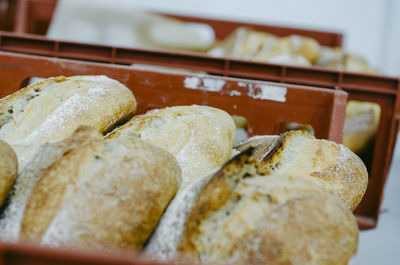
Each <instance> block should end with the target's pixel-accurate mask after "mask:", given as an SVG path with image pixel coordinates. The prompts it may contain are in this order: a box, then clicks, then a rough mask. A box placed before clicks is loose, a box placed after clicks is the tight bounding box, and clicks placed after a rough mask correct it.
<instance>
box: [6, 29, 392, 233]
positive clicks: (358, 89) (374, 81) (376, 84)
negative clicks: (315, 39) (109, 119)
mask: <svg viewBox="0 0 400 265" xmlns="http://www.w3.org/2000/svg"><path fill="white" fill-rule="evenodd" d="M0 50H2V51H8V52H17V53H26V54H33V55H41V56H47V57H53V58H68V59H76V60H85V61H93V62H103V63H108V64H115V65H130V64H133V63H141V64H149V65H159V66H168V67H175V68H184V69H188V70H201V71H205V72H207V73H210V74H214V75H222V76H229V77H240V78H246V79H257V80H265V81H273V82H281V83H290V84H300V85H307V86H316V87H324V88H330V89H336V90H344V91H346V92H348V93H349V99H352V100H360V101H370V102H376V103H378V104H379V105H380V107H381V117H380V124H379V127H378V133H377V136H376V141H375V145H374V151H373V153H372V154H370V155H371V157H370V159H371V160H372V162H371V163H368V164H367V168H368V170H369V173H370V180H369V185H368V190H367V193H366V195H365V196H364V198H363V200H362V201H361V203H360V205H359V206H358V208H357V209H356V211H355V213H356V214H357V217H358V220H359V224H360V228H361V229H370V228H374V227H375V226H376V224H377V221H378V216H379V211H380V205H381V201H382V196H383V189H384V184H385V181H386V176H387V174H388V171H389V167H390V163H391V160H392V155H393V148H394V144H395V142H396V138H397V131H398V126H399V121H400V79H399V78H394V77H385V76H379V75H366V74H357V73H349V72H341V71H336V70H327V69H323V68H317V67H296V66H288V65H278V64H268V63H256V62H249V61H243V60H235V59H228V58H214V57H210V56H207V55H201V54H195V53H179V52H166V51H155V50H143V49H128V48H118V47H110V46H103V45H91V44H90V45H89V44H82V43H75V42H63V41H54V40H49V39H46V38H45V37H42V36H37V35H27V34H24V35H16V34H13V33H5V32H4V33H0Z"/></svg>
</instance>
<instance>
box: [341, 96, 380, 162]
mask: <svg viewBox="0 0 400 265" xmlns="http://www.w3.org/2000/svg"><path fill="white" fill-rule="evenodd" d="M380 113H381V109H380V107H379V105H378V104H376V103H372V102H361V101H355V100H350V101H349V102H348V103H347V106H346V120H345V123H344V130H343V144H344V145H345V146H346V147H348V148H349V149H350V150H351V151H353V152H354V153H356V154H362V153H363V152H364V151H365V150H366V149H367V148H368V146H369V145H370V144H372V143H373V142H374V141H373V140H374V138H375V135H376V132H377V130H378V125H379V118H380Z"/></svg>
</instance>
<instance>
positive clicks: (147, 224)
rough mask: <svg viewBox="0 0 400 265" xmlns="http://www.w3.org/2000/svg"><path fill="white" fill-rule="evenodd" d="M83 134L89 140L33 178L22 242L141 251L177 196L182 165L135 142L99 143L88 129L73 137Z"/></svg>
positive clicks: (126, 139)
mask: <svg viewBox="0 0 400 265" xmlns="http://www.w3.org/2000/svg"><path fill="white" fill-rule="evenodd" d="M82 133H85V134H87V136H88V138H92V140H90V141H87V142H86V143H85V144H83V145H79V146H76V147H75V148H73V149H71V150H69V151H68V152H65V153H64V154H63V155H62V156H61V157H59V158H58V159H57V160H55V161H53V163H52V164H51V165H50V166H48V167H46V168H45V169H44V170H43V171H42V172H41V176H39V177H38V179H39V180H38V182H37V184H36V185H35V188H34V190H33V192H32V195H31V196H30V198H29V200H28V202H27V205H26V209H25V214H24V217H23V221H22V227H21V239H22V240H31V241H41V242H42V244H46V245H51V246H60V245H61V246H68V247H79V248H82V247H84V248H86V247H87V248H102V249H115V248H118V249H120V248H121V249H140V248H141V246H142V245H143V244H144V242H145V241H146V240H147V238H148V237H149V236H150V234H151V232H152V231H153V229H154V228H155V226H156V225H157V223H158V221H159V219H160V217H161V214H162V213H163V211H164V209H165V208H166V206H167V205H168V203H169V201H170V200H171V199H172V198H173V196H174V195H175V193H176V191H177V190H178V187H179V182H180V168H179V165H178V163H177V162H176V159H175V158H174V157H173V156H172V155H171V154H169V153H168V152H166V151H164V150H162V149H161V148H158V147H156V146H153V145H151V144H148V143H145V142H143V141H141V140H140V139H138V138H135V137H118V138H115V139H109V140H106V141H104V140H103V139H102V137H101V135H100V134H99V133H97V132H96V131H95V130H93V129H88V128H86V127H83V128H80V129H78V131H77V132H76V133H75V134H82ZM75 134H74V135H72V136H71V138H74V137H75ZM69 140H70V139H67V140H66V141H69ZM43 155H46V154H43Z"/></svg>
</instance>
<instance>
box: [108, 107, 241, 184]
mask: <svg viewBox="0 0 400 265" xmlns="http://www.w3.org/2000/svg"><path fill="white" fill-rule="evenodd" d="M235 128H236V127H235V123H234V122H233V120H232V118H231V116H230V115H229V114H228V113H226V112H225V111H223V110H219V109H216V108H212V107H207V106H197V105H192V106H176V107H170V108H164V109H156V110H151V111H149V112H147V113H146V114H144V115H139V116H135V117H133V118H132V120H130V121H129V122H128V123H126V124H125V125H123V126H121V127H120V128H118V129H117V130H115V131H114V132H112V133H111V134H109V135H107V136H106V138H107V139H112V138H115V137H120V136H138V137H139V138H140V139H142V140H144V141H146V142H149V143H152V144H154V145H157V146H159V147H162V148H164V149H165V150H167V151H168V152H170V153H171V154H173V155H174V156H175V157H176V159H177V160H178V163H179V165H180V166H181V169H182V179H183V180H182V185H181V189H183V188H184V187H186V186H187V185H188V184H190V183H191V182H193V181H194V180H196V179H197V178H199V177H201V176H203V175H206V174H207V173H208V172H210V171H211V170H212V169H214V168H217V167H219V166H221V165H222V164H223V163H225V162H226V161H227V160H228V159H229V157H230V154H231V152H232V147H233V143H234V139H235Z"/></svg>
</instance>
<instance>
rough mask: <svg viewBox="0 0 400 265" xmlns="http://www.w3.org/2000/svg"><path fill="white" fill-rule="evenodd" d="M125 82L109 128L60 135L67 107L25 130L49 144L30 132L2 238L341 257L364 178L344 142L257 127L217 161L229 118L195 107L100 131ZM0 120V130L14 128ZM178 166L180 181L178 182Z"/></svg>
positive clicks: (222, 257) (163, 251)
mask: <svg viewBox="0 0 400 265" xmlns="http://www.w3.org/2000/svg"><path fill="white" fill-rule="evenodd" d="M79 78H81V79H82V77H71V78H65V79H67V80H71V81H72V80H74V79H79ZM85 79H86V80H88V79H92V78H87V77H85V78H83V82H84V83H85V82H86V81H85ZM64 81H65V80H64V79H63V78H62V81H61V82H64ZM51 82H57V81H56V80H53V81H51ZM107 82H108V81H107ZM45 83H46V82H45ZM71 83H72V84H74V85H76V84H80V83H81V82H80V81H79V82H71ZM103 85H104V84H101V82H100V84H96V86H95V87H91V89H94V90H98V87H97V86H100V87H101V86H103ZM121 86H122V85H121ZM56 87H57V85H56ZM64 88H65V87H64ZM124 89H125V88H124ZM124 89H123V90H124ZM89 90H90V89H89ZM23 91H26V90H23ZM17 93H18V92H17ZM68 93H69V92H68ZM70 93H72V94H74V95H75V94H77V95H79V92H78V91H76V92H70ZM129 93H130V94H129ZM129 93H126V94H124V95H119V96H118V97H117V98H115V100H119V99H120V97H124V96H127V95H130V96H128V99H127V100H126V101H125V99H124V100H123V99H121V102H119V103H118V104H126V105H124V106H130V108H129V109H128V108H126V109H124V108H122V109H124V110H122V111H121V115H119V116H118V115H116V114H115V112H112V113H114V114H113V115H114V117H115V116H117V117H119V119H114V120H113V122H111V123H105V124H112V125H110V126H109V127H107V126H105V127H104V126H103V127H102V126H101V124H104V123H96V122H95V123H94V125H93V124H89V125H91V126H92V127H94V128H93V129H91V128H88V127H80V128H79V129H78V130H76V131H75V133H74V134H72V136H69V135H70V134H68V133H67V132H66V131H68V130H70V129H71V128H73V127H74V126H75V125H76V127H78V126H79V125H77V124H76V123H79V122H80V121H81V118H80V115H77V116H76V117H77V118H76V119H74V121H76V123H71V124H69V125H68V126H67V127H66V128H67V129H68V130H66V131H62V130H61V129H62V128H63V126H61V128H57V129H59V130H61V131H62V133H61V135H57V137H60V138H61V139H64V138H66V137H67V138H66V139H64V140H61V141H57V140H55V139H54V138H51V135H52V134H51V133H52V132H51V130H50V131H49V132H47V131H43V130H42V131H39V132H42V133H43V135H42V134H39V133H38V132H36V134H39V137H38V139H39V140H40V141H44V142H46V141H50V142H51V143H47V144H43V145H40V144H41V143H42V142H40V141H39V142H35V143H34V147H35V149H34V151H36V153H35V155H31V157H32V159H30V160H29V161H30V162H29V163H27V164H26V166H25V167H23V169H22V171H20V173H19V176H18V180H17V182H16V184H15V188H14V190H13V192H12V193H11V194H9V195H10V197H9V198H10V200H9V204H8V205H6V206H7V207H6V208H5V211H4V213H3V218H2V219H1V220H0V232H1V233H0V234H1V238H2V239H3V240H11V241H13V240H14V241H15V240H28V241H33V242H39V243H41V244H43V245H49V246H64V247H65V246H66V247H73V248H76V247H78V248H96V249H104V250H115V249H136V250H140V249H141V248H142V247H143V244H144V242H146V241H147V240H149V244H148V246H147V247H146V251H145V252H146V253H147V254H148V255H151V256H152V257H153V258H160V259H170V258H177V257H191V258H194V259H195V260H196V259H197V261H200V262H204V263H207V262H216V263H219V262H224V263H236V262H241V263H246V264H247V263H252V262H253V263H257V262H260V261H268V262H270V263H271V264H279V263H280V262H292V263H296V262H297V263H299V262H300V263H318V264H346V263H347V261H348V260H349V259H350V258H351V257H352V256H353V255H354V254H355V252H356V249H357V238H358V229H357V224H356V222H355V218H354V216H353V215H352V213H351V211H350V209H354V208H355V207H356V206H357V204H358V203H359V201H360V200H361V198H362V196H363V194H364V192H365V189H366V184H367V179H368V177H367V173H366V169H365V166H364V165H363V164H362V162H361V160H360V159H359V158H358V157H357V156H356V155H354V154H353V153H351V152H350V151H349V150H348V149H346V148H345V147H344V146H342V145H338V144H335V143H333V142H330V141H325V140H316V139H315V138H313V137H311V136H309V135H307V134H306V133H304V132H290V133H287V134H284V135H282V136H269V137H258V138H253V139H251V140H250V141H248V142H246V143H244V144H242V145H240V146H238V147H237V152H241V153H239V154H238V155H237V156H235V157H233V158H232V159H231V160H230V161H228V162H227V163H226V164H225V165H224V163H225V162H226V161H227V160H228V158H229V156H230V154H231V151H232V145H233V139H234V134H235V125H234V122H233V120H232V118H231V117H230V116H229V115H228V114H227V113H225V112H224V111H222V110H218V109H215V108H211V107H205V106H179V107H171V108H165V109H160V110H153V111H149V112H148V113H146V114H144V115H140V116H137V117H134V118H133V119H132V120H131V121H129V122H128V123H126V124H125V125H124V126H122V127H120V128H118V129H116V130H115V131H114V132H112V133H110V134H109V135H107V136H106V137H105V139H103V137H102V135H101V133H104V132H106V131H108V130H110V128H111V127H112V126H114V125H116V124H117V123H118V122H120V121H121V120H124V119H126V118H127V117H128V116H130V115H133V112H134V111H135V109H136V102H135V99H134V97H133V95H132V93H131V92H129ZM50 94H51V93H50ZM55 94H57V93H55ZM61 94H62V95H64V93H61ZM22 95H24V94H22ZM52 96H54V95H52ZM79 96H80V97H84V96H81V95H79ZM21 97H23V96H21ZM110 97H111V96H110ZM10 98H12V96H11V97H9V98H7V99H6V100H3V101H4V102H6V103H7V102H9V101H10ZM38 98H40V97H39V96H38ZM50 98H52V100H54V98H57V97H50ZM61 98H63V96H62V97H61ZM68 99H70V97H67V101H68ZM52 100H50V101H52ZM113 100H114V99H113ZM11 102H13V101H11ZM124 102H125V103H124ZM130 103H132V104H130ZM3 104H4V103H3ZM7 104H8V105H6V106H7V107H9V106H13V107H14V106H17V105H15V102H14V103H13V104H14V105H13V104H11V105H10V104H9V103H7ZM61 105H62V104H61ZM57 106H58V105H57ZM118 106H119V107H118V108H119V109H121V105H118ZM24 110H25V109H24ZM37 110H40V108H39V107H37ZM129 110H130V111H129ZM80 112H82V113H83V114H84V115H83V116H85V115H86V114H87V113H88V112H86V110H84V109H79V110H78V109H77V111H76V113H77V114H80ZM82 113H81V114H82ZM10 114H13V113H10ZM90 114H91V115H92V117H93V119H94V120H96V119H98V120H101V119H102V117H98V116H103V115H105V116H107V115H111V114H109V112H107V111H104V113H103V108H101V109H100V108H95V109H93V110H92V111H90ZM51 115H53V113H52V112H51V111H49V112H48V117H49V116H50V117H51ZM113 115H111V116H113ZM111 116H107V117H111ZM12 117H13V115H11V118H12ZM48 117H44V118H43V120H44V121H40V122H39V123H38V124H39V125H40V126H44V125H43V124H46V122H45V121H46V120H47V119H48ZM85 117H86V116H85ZM87 119H88V120H90V118H89V117H88V118H87ZM68 120H69V121H72V119H71V117H69V118H68ZM90 121H91V120H90ZM7 122H9V119H8V120H7V119H5V122H4V123H3V124H6V125H7ZM99 124H100V125H99ZM35 125H36V123H35V124H33V125H32V124H30V123H29V122H27V120H26V119H23V120H22V121H21V124H20V126H22V128H28V129H27V131H28V132H30V133H27V134H26V135H24V137H25V138H24V137H23V138H22V139H24V141H27V140H26V139H28V140H29V139H30V138H29V137H31V134H32V131H35V129H34V128H35ZM24 126H26V127H24ZM3 127H4V126H3ZM4 128H5V129H7V128H13V127H12V126H10V125H9V124H8V125H7V126H6V127H4ZM5 129H4V130H5ZM1 130H3V129H0V133H1ZM7 130H9V131H4V132H3V133H4V134H3V135H6V136H7V137H9V139H14V138H13V136H10V135H9V134H10V132H14V131H13V130H11V129H7ZM71 130H72V129H71ZM6 132H7V133H6ZM99 132H100V133H99ZM18 133H21V132H19V131H18ZM49 133H50V134H49ZM71 133H72V132H71ZM68 136H69V137H68ZM55 138H56V137H55ZM47 139H51V140H47ZM143 140H144V141H143ZM145 142H149V143H145ZM152 144H154V145H152ZM157 146H158V147H157ZM15 147H16V148H18V145H15ZM160 147H162V148H160ZM163 149H164V150H163ZM167 151H168V152H170V154H169V153H168V152H167ZM174 156H175V157H176V158H174ZM219 166H222V168H221V169H218V167H219ZM215 168H216V169H215ZM213 169H214V171H213ZM181 171H182V173H183V180H184V181H185V182H186V183H185V184H184V185H183V186H182V187H181V188H180V191H179V193H177V191H178V190H179V183H180V172H181ZM210 171H211V172H210ZM185 178H187V179H185ZM176 193H177V195H176V197H175V198H174V196H175V194H176ZM332 195H333V196H332ZM170 201H171V203H170V204H169V202H170ZM168 204H169V206H168V207H167V205H168ZM164 210H165V212H164ZM161 216H162V217H161ZM160 218H161V221H160V222H159V220H160ZM156 226H158V227H157V229H156V230H155V231H154V229H155V228H156ZM153 232H154V233H153ZM152 233H153V235H152V236H151V238H150V239H149V237H150V235H151V234H152Z"/></svg>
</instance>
